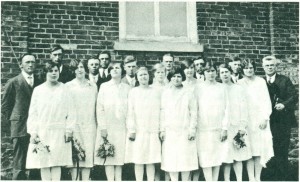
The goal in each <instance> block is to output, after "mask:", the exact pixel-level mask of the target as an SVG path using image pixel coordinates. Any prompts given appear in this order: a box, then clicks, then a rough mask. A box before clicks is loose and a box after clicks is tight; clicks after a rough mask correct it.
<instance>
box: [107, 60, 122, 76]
mask: <svg viewBox="0 0 300 182" xmlns="http://www.w3.org/2000/svg"><path fill="white" fill-rule="evenodd" d="M110 75H111V77H112V78H121V75H122V68H121V64H120V63H116V64H114V65H113V68H112V69H111V70H110Z"/></svg>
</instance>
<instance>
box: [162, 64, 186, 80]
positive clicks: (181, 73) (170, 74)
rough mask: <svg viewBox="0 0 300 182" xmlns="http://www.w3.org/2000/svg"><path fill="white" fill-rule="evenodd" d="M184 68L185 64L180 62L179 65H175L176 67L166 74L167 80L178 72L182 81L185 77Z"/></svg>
mask: <svg viewBox="0 0 300 182" xmlns="http://www.w3.org/2000/svg"><path fill="white" fill-rule="evenodd" d="M184 69H186V67H185V65H183V64H180V67H176V68H175V69H174V71H171V72H170V73H169V75H168V76H167V78H168V80H169V81H170V80H171V78H172V77H173V76H174V75H176V74H180V75H181V77H182V81H184V80H185V79H186V77H185V74H184Z"/></svg>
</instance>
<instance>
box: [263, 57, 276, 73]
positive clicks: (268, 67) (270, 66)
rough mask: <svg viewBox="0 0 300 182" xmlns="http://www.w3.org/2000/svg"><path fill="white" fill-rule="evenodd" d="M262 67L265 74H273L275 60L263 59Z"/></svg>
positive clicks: (274, 71)
mask: <svg viewBox="0 0 300 182" xmlns="http://www.w3.org/2000/svg"><path fill="white" fill-rule="evenodd" d="M263 68H264V70H265V72H266V74H267V75H270V76H272V75H274V74H275V73H276V64H275V60H267V61H263Z"/></svg>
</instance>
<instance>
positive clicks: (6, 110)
mask: <svg viewBox="0 0 300 182" xmlns="http://www.w3.org/2000/svg"><path fill="white" fill-rule="evenodd" d="M15 99H16V89H15V87H14V84H13V82H12V81H9V82H8V83H7V84H6V85H5V89H4V93H3V97H2V103H1V108H2V109H1V115H2V116H1V117H3V118H4V120H3V121H2V122H9V118H10V115H11V113H12V110H13V107H14V105H15Z"/></svg>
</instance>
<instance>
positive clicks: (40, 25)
mask: <svg viewBox="0 0 300 182" xmlns="http://www.w3.org/2000/svg"><path fill="white" fill-rule="evenodd" d="M39 28H54V25H53V24H39Z"/></svg>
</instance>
